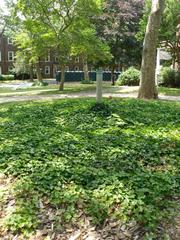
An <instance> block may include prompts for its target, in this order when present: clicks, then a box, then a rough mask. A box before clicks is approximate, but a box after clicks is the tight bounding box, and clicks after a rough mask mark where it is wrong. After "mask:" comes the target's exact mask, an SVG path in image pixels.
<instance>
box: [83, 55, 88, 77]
mask: <svg viewBox="0 0 180 240" xmlns="http://www.w3.org/2000/svg"><path fill="white" fill-rule="evenodd" d="M83 71H84V80H85V81H89V73H88V63H87V58H86V57H84V59H83Z"/></svg>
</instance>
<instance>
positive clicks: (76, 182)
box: [0, 99, 179, 234]
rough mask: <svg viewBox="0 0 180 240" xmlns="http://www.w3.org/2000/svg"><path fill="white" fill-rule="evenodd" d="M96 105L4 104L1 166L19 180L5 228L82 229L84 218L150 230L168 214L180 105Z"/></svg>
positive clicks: (77, 102)
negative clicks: (132, 224) (133, 225)
mask: <svg viewBox="0 0 180 240" xmlns="http://www.w3.org/2000/svg"><path fill="white" fill-rule="evenodd" d="M94 104H95V101H94V100H89V99H83V100H80V99H76V100H75V99H74V100H61V101H50V102H49V101H48V102H33V103H32V102H31V103H18V104H5V105H1V107H2V108H3V109H7V111H4V112H2V115H1V119H2V122H3V124H1V139H3V142H2V145H1V148H0V154H1V156H2V158H1V160H0V168H1V170H2V172H4V173H6V174H7V175H8V176H12V175H13V176H14V177H15V178H16V179H17V181H16V184H15V185H14V186H13V189H14V190H13V199H15V200H16V201H15V203H14V205H13V206H14V207H13V211H11V213H9V214H7V216H6V217H5V222H4V227H5V229H6V230H7V231H8V230H11V232H14V231H15V232H16V231H20V232H21V233H23V234H27V233H30V232H32V231H33V230H39V231H42V227H47V228H49V227H50V228H51V227H52V224H53V229H54V231H56V229H59V225H61V226H62V227H61V231H62V232H63V231H66V229H65V228H66V226H67V224H70V223H71V224H74V225H75V226H76V227H77V228H81V226H82V225H83V224H84V222H83V221H81V216H86V217H89V218H90V219H91V224H96V225H99V226H101V225H102V224H103V223H104V221H106V220H107V219H109V221H110V220H112V219H113V220H117V221H121V222H122V223H124V222H126V221H127V222H129V221H131V220H133V219H135V220H136V221H137V223H138V224H140V225H142V226H145V227H147V228H150V227H151V226H152V225H155V224H156V223H157V222H158V221H159V220H161V219H163V218H164V216H166V209H168V207H169V204H170V202H171V201H170V200H171V198H173V197H174V196H176V194H178V189H179V184H178V168H179V162H178V161H177V155H178V150H177V144H178V126H179V117H178V114H177V113H178V107H179V104H178V103H176V104H175V103H168V102H156V101H152V102H146V101H138V100H127V99H125V100H119V101H118V100H112V101H111V102H109V101H105V102H104V103H103V104H102V106H101V108H97V107H94ZM164 116H166V118H164ZM6 119H8V121H6ZM48 214H50V216H51V217H48ZM47 219H48V221H47ZM81 224H82V225H81Z"/></svg>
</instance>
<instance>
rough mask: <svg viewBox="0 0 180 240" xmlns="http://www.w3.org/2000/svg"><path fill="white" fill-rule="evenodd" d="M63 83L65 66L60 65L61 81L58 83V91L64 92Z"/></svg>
mask: <svg viewBox="0 0 180 240" xmlns="http://www.w3.org/2000/svg"><path fill="white" fill-rule="evenodd" d="M64 82H65V66H64V65H62V66H61V81H60V85H59V91H63V90H64Z"/></svg>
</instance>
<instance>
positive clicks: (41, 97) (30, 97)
mask: <svg viewBox="0 0 180 240" xmlns="http://www.w3.org/2000/svg"><path fill="white" fill-rule="evenodd" d="M90 97H93V98H94V97H96V93H95V92H77V93H68V94H51V95H22V96H9V97H0V103H7V102H20V101H38V100H44V101H45V100H54V99H66V98H90ZM103 97H106V98H109V97H113V98H137V93H103ZM159 99H160V100H170V101H180V96H164V95H160V96H159Z"/></svg>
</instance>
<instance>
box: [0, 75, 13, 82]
mask: <svg viewBox="0 0 180 240" xmlns="http://www.w3.org/2000/svg"><path fill="white" fill-rule="evenodd" d="M11 80H14V75H0V81H11Z"/></svg>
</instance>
